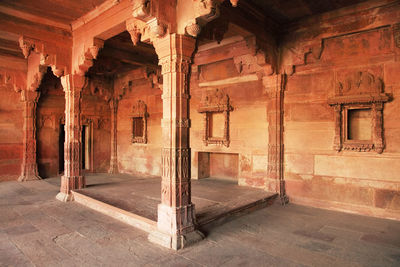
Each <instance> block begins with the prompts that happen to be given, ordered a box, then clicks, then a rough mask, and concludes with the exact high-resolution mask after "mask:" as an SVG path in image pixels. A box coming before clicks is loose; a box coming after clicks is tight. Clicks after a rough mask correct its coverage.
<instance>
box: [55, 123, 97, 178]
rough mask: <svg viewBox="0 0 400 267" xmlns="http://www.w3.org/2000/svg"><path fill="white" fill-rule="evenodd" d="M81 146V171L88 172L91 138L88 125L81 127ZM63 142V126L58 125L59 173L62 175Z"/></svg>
mask: <svg viewBox="0 0 400 267" xmlns="http://www.w3.org/2000/svg"><path fill="white" fill-rule="evenodd" d="M81 138H82V139H81V144H82V155H81V163H82V170H90V157H91V155H90V147H91V138H90V127H89V126H88V125H82V132H81ZM64 142H65V124H61V125H60V137H59V143H58V146H59V149H58V151H59V157H58V158H59V164H58V166H59V168H58V169H59V173H60V174H62V173H63V172H64Z"/></svg>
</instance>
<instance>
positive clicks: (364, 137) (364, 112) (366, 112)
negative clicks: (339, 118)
mask: <svg viewBox="0 0 400 267" xmlns="http://www.w3.org/2000/svg"><path fill="white" fill-rule="evenodd" d="M371 116H372V112H371V108H350V109H347V123H346V124H345V125H346V128H347V129H346V134H347V136H346V140H349V141H359V142H363V141H366V142H371V141H372V117H371Z"/></svg>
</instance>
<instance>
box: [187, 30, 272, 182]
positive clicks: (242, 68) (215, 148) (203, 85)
mask: <svg viewBox="0 0 400 267" xmlns="http://www.w3.org/2000/svg"><path fill="white" fill-rule="evenodd" d="M253 56H254V51H252V47H249V46H248V45H246V41H244V40H243V38H241V37H233V38H228V39H227V40H224V41H223V42H222V43H221V44H220V45H218V44H217V43H213V44H211V45H210V44H208V45H205V46H201V47H200V48H199V52H198V53H197V54H196V55H195V58H194V63H195V65H194V66H193V67H192V76H191V86H190V90H191V91H190V94H191V100H190V119H191V131H190V134H191V135H190V140H191V141H190V146H191V149H192V178H193V179H198V178H202V177H203V175H204V172H205V170H204V169H205V168H206V169H207V168H209V170H208V171H206V173H207V172H209V173H210V175H211V176H213V175H214V176H218V177H220V178H227V177H233V178H234V179H236V180H237V181H238V183H239V184H242V185H250V186H254V187H260V188H265V186H266V184H265V178H266V175H267V165H268V154H267V153H268V122H267V117H266V115H267V110H266V108H267V105H266V101H267V96H266V94H265V92H264V90H263V85H262V81H261V79H259V76H257V74H256V73H257V71H258V70H259V69H258V68H259V67H257V65H256V62H255V61H254V58H253ZM238 62H242V63H243V65H241V64H238ZM246 62H248V64H250V65H246ZM235 63H237V64H235ZM260 77H261V76H260ZM216 89H218V90H220V91H223V92H224V93H226V94H228V95H229V98H230V104H231V106H232V107H233V111H232V112H230V115H229V128H230V130H229V136H230V145H229V147H226V146H223V145H215V144H209V145H205V144H204V143H203V132H204V123H203V118H204V114H201V113H199V112H198V108H199V105H200V100H201V98H202V94H204V93H205V92H207V91H213V90H216ZM222 123H223V122H221V124H222ZM221 127H222V126H221ZM199 152H200V153H201V152H209V153H218V154H217V155H214V156H213V154H211V156H210V157H209V160H210V162H209V163H208V162H207V160H202V158H204V157H202V155H204V154H201V155H200V157H199ZM224 155H225V156H224ZM235 157H236V158H235ZM199 159H200V160H199ZM208 164H210V166H209V167H207V166H204V165H208ZM206 176H207V175H206ZM235 176H237V177H235Z"/></svg>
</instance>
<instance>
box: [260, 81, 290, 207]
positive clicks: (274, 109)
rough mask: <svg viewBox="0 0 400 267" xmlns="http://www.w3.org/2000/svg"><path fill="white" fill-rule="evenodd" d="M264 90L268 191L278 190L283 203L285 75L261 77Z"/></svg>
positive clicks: (284, 199) (284, 194) (284, 195)
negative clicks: (266, 94) (266, 100)
mask: <svg viewBox="0 0 400 267" xmlns="http://www.w3.org/2000/svg"><path fill="white" fill-rule="evenodd" d="M263 84H264V87H265V90H266V91H267V93H268V103H267V106H268V108H267V119H268V140H269V144H268V170H267V179H268V180H269V181H268V183H267V185H269V188H267V190H268V191H276V192H279V195H280V198H281V203H282V204H283V205H285V204H287V203H288V202H289V198H288V197H287V195H286V189H285V180H284V169H283V168H284V164H283V162H284V140H283V137H284V136H283V132H284V127H283V118H284V113H283V107H284V91H285V86H286V75H284V74H276V75H271V76H265V77H264V78H263Z"/></svg>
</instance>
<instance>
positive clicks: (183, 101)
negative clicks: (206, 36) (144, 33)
mask: <svg viewBox="0 0 400 267" xmlns="http://www.w3.org/2000/svg"><path fill="white" fill-rule="evenodd" d="M154 45H155V48H156V52H157V55H158V57H159V64H160V65H161V66H162V75H163V94H162V99H163V119H162V141H163V148H162V177H161V204H159V206H158V222H157V226H158V230H159V231H160V232H162V233H164V234H166V235H168V236H169V237H170V238H165V239H164V240H168V241H166V242H167V244H162V245H164V246H167V247H171V248H174V249H179V248H181V247H183V246H184V245H185V244H188V243H189V242H195V241H197V240H199V239H201V238H202V234H200V233H199V232H197V231H195V218H196V217H195V209H194V205H193V204H192V201H191V184H190V165H191V164H190V143H189V125H190V123H189V121H190V120H189V90H188V78H189V77H188V75H189V66H190V61H191V56H192V53H193V51H194V48H195V39H193V38H191V37H186V36H183V35H178V34H171V35H167V36H166V37H164V38H162V39H159V40H157V41H156V42H155V43H154ZM153 237H154V236H153ZM153 237H152V236H150V240H152V239H153V240H152V241H154V242H157V241H155V240H154V238H153ZM157 243H160V242H157Z"/></svg>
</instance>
